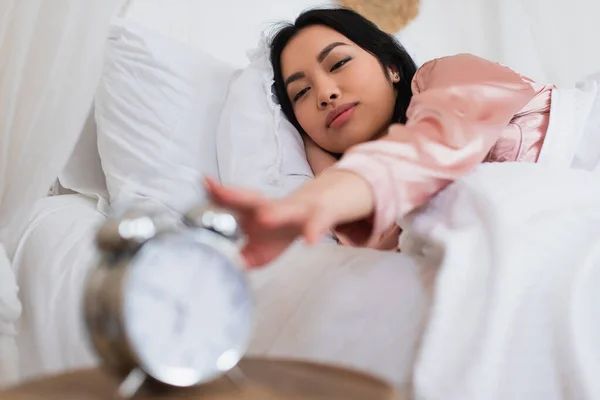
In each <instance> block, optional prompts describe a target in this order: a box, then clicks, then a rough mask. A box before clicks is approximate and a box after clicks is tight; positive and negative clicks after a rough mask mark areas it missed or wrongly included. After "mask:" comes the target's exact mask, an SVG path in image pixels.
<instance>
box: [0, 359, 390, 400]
mask: <svg viewBox="0 0 600 400" xmlns="http://www.w3.org/2000/svg"><path fill="white" fill-rule="evenodd" d="M239 371H240V372H241V373H242V374H243V375H244V376H245V378H244V379H240V380H235V383H234V381H233V380H231V379H229V378H228V377H223V378H220V379H219V380H217V381H215V382H212V383H210V384H208V385H205V386H203V387H199V388H188V389H165V388H161V389H156V390H151V388H150V387H149V386H145V387H142V389H141V390H140V391H139V392H138V394H137V395H136V396H135V397H134V398H135V399H139V400H148V399H153V400H159V399H160V400H172V399H177V400H200V399H202V400H304V399H343V400H359V399H360V400H393V399H396V393H395V391H394V389H393V388H392V387H391V386H390V385H388V384H386V383H385V382H383V381H381V380H379V379H377V378H374V377H372V376H369V375H366V374H363V373H360V372H357V371H352V370H347V369H343V368H339V367H333V366H327V365H322V364H317V363H311V362H301V361H292V360H281V359H279V360H277V359H272V360H271V359H262V358H246V359H244V360H242V361H241V362H240V365H239ZM118 384H119V382H118V381H117V380H115V379H114V378H113V377H111V376H110V375H108V374H106V373H105V372H104V371H103V370H102V369H99V368H96V369H89V370H82V371H75V372H71V373H67V374H63V375H58V376H53V377H48V378H44V379H40V380H36V381H32V382H29V383H25V384H22V385H19V386H16V387H14V388H11V389H8V390H6V391H4V392H0V399H1V400H113V399H118V397H117V395H116V391H117V387H118Z"/></svg>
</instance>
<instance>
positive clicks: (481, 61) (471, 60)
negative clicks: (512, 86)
mask: <svg viewBox="0 0 600 400" xmlns="http://www.w3.org/2000/svg"><path fill="white" fill-rule="evenodd" d="M507 79H508V80H509V81H512V80H518V81H523V82H532V81H531V80H530V79H529V78H526V77H523V76H521V75H520V74H518V73H517V72H515V71H513V70H512V69H510V68H508V67H507V66H505V65H502V64H500V63H498V62H495V61H490V60H487V59H485V58H482V57H478V56H476V55H474V54H469V53H462V54H456V55H452V56H446V57H441V58H436V59H433V60H431V61H428V62H426V63H425V64H423V65H422V66H421V67H420V68H419V69H418V70H417V73H416V74H415V76H414V79H413V92H415V93H419V92H421V91H423V90H425V89H427V88H428V87H432V86H435V87H439V86H450V85H456V84H468V83H475V82H477V81H480V80H486V81H489V80H494V81H496V80H500V81H503V80H507Z"/></svg>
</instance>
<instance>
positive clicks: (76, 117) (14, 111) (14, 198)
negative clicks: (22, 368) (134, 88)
mask: <svg viewBox="0 0 600 400" xmlns="http://www.w3.org/2000/svg"><path fill="white" fill-rule="evenodd" d="M119 3H120V0H1V1H0V385H3V384H7V383H10V382H11V381H14V380H15V379H16V378H17V377H16V363H17V360H16V352H15V347H14V341H13V336H14V335H15V331H14V326H13V322H14V321H15V320H16V319H17V318H18V317H19V314H20V311H21V306H20V303H19V301H18V297H17V287H16V284H15V279H14V273H15V271H13V270H12V269H11V268H10V263H9V260H8V259H7V257H6V254H5V251H4V245H3V243H6V242H7V240H8V238H9V237H10V236H9V235H10V234H11V232H14V231H15V227H16V226H17V225H18V222H19V219H20V218H21V217H22V216H23V213H24V212H27V210H28V209H29V207H30V206H31V204H32V203H33V202H34V201H35V200H36V199H38V198H39V197H41V196H44V195H45V194H46V192H47V190H48V188H49V186H50V185H51V184H52V183H53V181H54V180H55V178H56V177H57V175H58V174H59V173H60V171H61V170H62V168H63V166H64V165H65V164H66V162H67V159H68V157H69V155H70V153H71V151H72V149H73V147H74V146H75V143H76V141H77V138H78V135H79V133H80V131H81V128H82V126H83V123H84V121H85V119H86V116H87V113H88V111H89V108H90V106H91V103H92V99H93V95H94V91H95V87H96V84H97V81H98V79H99V77H100V71H101V68H102V57H103V49H104V43H105V40H106V37H107V32H108V22H109V19H110V17H111V15H113V14H114V13H115V12H116V11H117V6H118V5H119Z"/></svg>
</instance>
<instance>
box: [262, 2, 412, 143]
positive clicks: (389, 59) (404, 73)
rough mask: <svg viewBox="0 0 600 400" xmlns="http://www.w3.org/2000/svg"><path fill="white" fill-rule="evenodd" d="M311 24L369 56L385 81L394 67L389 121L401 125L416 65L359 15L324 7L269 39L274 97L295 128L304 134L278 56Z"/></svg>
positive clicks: (283, 28)
mask: <svg viewBox="0 0 600 400" xmlns="http://www.w3.org/2000/svg"><path fill="white" fill-rule="evenodd" d="M313 25H323V26H327V27H329V28H331V29H334V30H336V31H338V32H339V33H341V34H342V35H344V36H346V37H347V38H348V39H349V40H351V41H352V42H354V43H356V44H357V45H358V46H360V47H362V48H363V49H364V50H366V51H367V52H369V53H371V54H372V55H373V56H375V57H376V58H377V59H378V60H379V62H380V63H381V66H382V68H383V70H384V73H385V75H386V77H387V78H388V79H389V76H388V74H387V72H386V67H389V66H395V67H396V68H397V69H398V73H399V74H400V82H398V83H395V84H394V87H395V88H396V91H397V97H396V105H395V107H394V114H393V117H392V121H394V122H400V123H405V122H406V110H407V109H408V106H409V104H410V100H411V98H412V90H411V82H412V79H413V76H414V74H415V72H417V66H416V65H415V62H414V61H413V59H412V58H411V57H410V55H409V54H408V52H407V51H406V50H405V49H404V47H403V46H402V45H401V44H400V43H399V42H398V41H397V40H396V38H394V36H392V35H389V34H387V33H385V32H383V31H382V30H380V29H379V28H378V27H377V26H376V25H375V24H374V23H372V22H371V21H369V20H368V19H366V18H364V17H363V16H361V15H360V14H358V13H356V12H354V11H352V10H350V9H347V8H325V9H312V10H308V11H305V12H303V13H302V14H300V16H298V18H296V21H294V22H293V23H289V24H285V25H284V26H283V27H282V28H281V29H280V30H279V31H278V32H277V33H276V34H275V36H274V37H273V39H272V40H271V45H270V47H271V64H272V65H273V73H274V81H275V83H274V87H273V90H274V94H275V96H276V97H277V99H278V100H279V104H280V105H281V110H282V111H283V113H284V114H285V116H286V117H287V119H288V120H289V121H290V122H291V123H292V124H293V125H294V126H295V127H296V129H298V131H300V132H303V133H304V131H303V129H302V127H301V126H300V124H299V123H298V120H297V119H296V116H295V115H294V111H293V108H292V103H291V101H290V99H289V97H288V95H287V91H286V88H285V83H284V81H283V75H282V72H281V53H282V52H283V49H284V48H285V46H286V45H287V44H288V42H289V41H290V40H291V39H292V38H293V37H294V36H296V34H297V33H298V32H300V31H301V30H302V29H304V28H306V27H309V26H313Z"/></svg>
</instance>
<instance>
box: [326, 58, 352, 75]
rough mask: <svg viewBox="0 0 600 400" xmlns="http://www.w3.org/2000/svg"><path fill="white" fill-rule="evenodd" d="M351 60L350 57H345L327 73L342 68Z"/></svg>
mask: <svg viewBox="0 0 600 400" xmlns="http://www.w3.org/2000/svg"><path fill="white" fill-rule="evenodd" d="M350 60H352V57H346V58H344V59H343V60H341V61H338V62H337V63H336V64H335V65H334V66H333V67H331V70H330V71H329V72H333V71H335V70H336V69H339V68H341V67H343V66H344V65H346V64H347V63H348V61H350Z"/></svg>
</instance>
